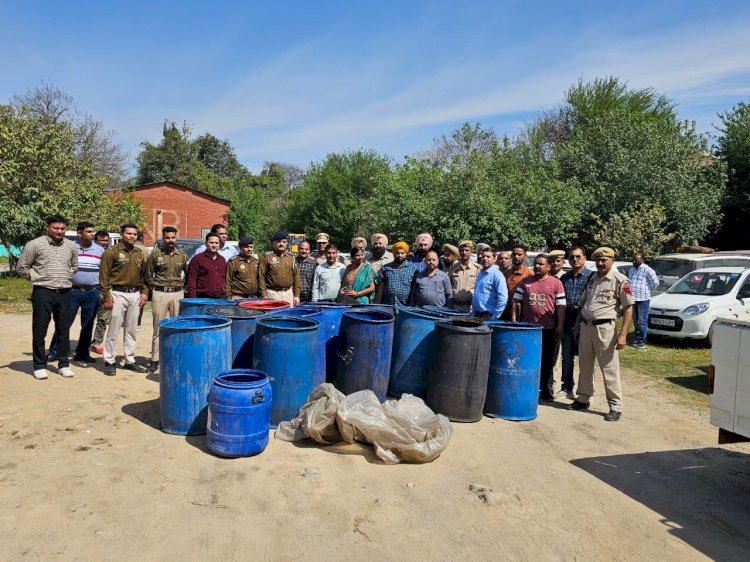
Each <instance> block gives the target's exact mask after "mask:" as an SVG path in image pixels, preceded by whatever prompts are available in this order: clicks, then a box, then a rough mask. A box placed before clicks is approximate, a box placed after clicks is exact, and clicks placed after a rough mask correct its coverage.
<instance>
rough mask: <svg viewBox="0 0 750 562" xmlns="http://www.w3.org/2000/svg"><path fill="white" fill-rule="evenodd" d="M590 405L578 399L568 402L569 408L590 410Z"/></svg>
mask: <svg viewBox="0 0 750 562" xmlns="http://www.w3.org/2000/svg"><path fill="white" fill-rule="evenodd" d="M588 409H589V405H588V404H584V403H583V402H579V401H578V400H574V401H573V403H572V404H568V410H588Z"/></svg>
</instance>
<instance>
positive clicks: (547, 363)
mask: <svg viewBox="0 0 750 562" xmlns="http://www.w3.org/2000/svg"><path fill="white" fill-rule="evenodd" d="M554 368H555V329H554V328H550V329H544V330H542V371H541V376H540V377H539V392H541V396H542V398H551V397H552V395H553V394H554V392H553V388H552V386H553V384H554V379H553V378H552V371H553V370H554Z"/></svg>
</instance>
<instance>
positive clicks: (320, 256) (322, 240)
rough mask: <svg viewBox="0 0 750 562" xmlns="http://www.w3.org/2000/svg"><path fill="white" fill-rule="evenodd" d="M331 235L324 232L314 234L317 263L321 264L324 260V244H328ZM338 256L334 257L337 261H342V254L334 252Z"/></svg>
mask: <svg viewBox="0 0 750 562" xmlns="http://www.w3.org/2000/svg"><path fill="white" fill-rule="evenodd" d="M330 242H331V237H330V236H328V234H326V233H325V232H318V234H317V235H316V236H315V244H316V245H317V246H318V250H317V252H315V256H314V257H315V261H317V262H318V265H320V264H323V263H325V262H326V246H328V244H330ZM336 255H337V256H338V257H337V258H336V259H337V261H338V262H339V263H344V258H343V257H342V256H339V255H338V252H337V253H336Z"/></svg>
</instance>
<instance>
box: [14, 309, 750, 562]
mask: <svg viewBox="0 0 750 562" xmlns="http://www.w3.org/2000/svg"><path fill="white" fill-rule="evenodd" d="M30 325H31V320H30V317H29V316H11V315H6V316H2V315H0V396H1V397H2V399H1V400H0V497H1V498H2V506H3V509H2V510H1V511H0V552H2V554H1V555H0V557H1V558H2V559H3V560H49V559H60V560H299V559H305V560H403V559H406V558H410V559H413V560H428V559H429V560H488V559H510V560H602V559H613V560H634V559H641V560H681V561H682V560H697V559H706V558H712V559H720V560H741V559H744V560H747V559H748V557H750V501H749V500H750V464H749V461H750V455H749V453H750V447H749V446H747V445H745V444H742V445H731V446H722V447H717V446H716V445H715V443H716V433H717V432H716V429H715V428H714V427H712V426H711V425H710V424H709V423H708V419H707V415H706V414H704V413H696V412H691V411H690V410H688V409H685V408H684V407H681V406H677V405H674V404H672V403H671V402H670V401H669V399H667V398H665V397H664V396H661V395H659V394H657V393H656V391H655V390H654V389H653V388H649V387H648V386H644V385H643V384H641V383H639V382H638V381H637V380H636V379H634V378H632V377H628V376H627V375H626V376H625V380H624V388H625V393H626V403H625V413H624V415H623V418H622V420H621V421H620V422H619V423H616V424H611V423H606V422H604V421H603V420H602V415H603V413H605V412H606V404H605V403H604V400H603V390H602V389H601V387H600V388H598V389H597V393H598V394H597V396H596V397H595V402H594V407H593V411H591V412H588V413H580V412H570V411H567V410H565V409H564V404H565V403H567V401H566V400H564V399H563V400H561V401H560V403H555V404H552V405H543V406H540V407H539V417H538V418H537V419H536V420H534V421H531V422H524V423H513V422H507V421H502V420H492V419H489V418H485V419H483V420H482V421H481V422H480V423H476V424H454V428H455V432H454V435H453V439H452V441H451V443H450V446H449V447H448V450H447V451H446V452H445V453H444V454H443V455H442V456H441V457H440V458H439V459H437V460H436V461H434V462H433V463H431V464H427V465H396V466H385V465H382V464H379V463H378V462H377V461H376V459H375V458H374V455H373V454H372V452H371V450H370V449H369V448H368V447H365V446H360V445H348V446H332V447H328V448H324V447H320V446H317V445H314V444H310V443H307V442H305V443H303V444H297V445H295V444H291V443H286V442H283V441H279V440H275V439H271V442H270V444H269V446H268V448H267V449H266V450H265V452H264V453H262V454H261V455H259V456H257V457H253V458H243V459H235V460H226V459H220V458H216V457H214V456H212V455H211V454H209V453H208V452H207V451H206V449H205V438H204V437H202V436H201V437H188V438H185V437H178V436H173V435H167V434H164V433H162V432H161V431H160V430H159V401H158V394H159V384H158V381H157V379H156V377H154V376H144V375H136V374H132V373H129V372H127V371H122V370H120V371H118V375H117V376H116V377H114V378H109V377H105V376H104V375H102V373H101V372H100V371H99V369H101V361H99V363H98V365H96V366H95V367H91V368H82V367H75V370H76V376H75V378H72V379H64V378H62V377H60V376H58V375H57V374H56V373H55V372H54V369H50V378H49V380H46V381H36V380H34V379H33V378H32V377H31V376H30V375H29V373H30V371H31V357H30V355H31V354H30V349H31V336H30V333H31V327H30ZM77 333H78V327H77V326H76V327H74V328H73V330H72V334H73V335H76V334H77ZM150 334H151V330H150V318H149V315H148V312H147V313H146V315H145V316H144V327H143V330H142V331H141V332H140V333H139V343H138V349H139V356H142V357H143V361H144V362H145V357H146V356H147V350H148V349H149V341H150ZM471 484H479V485H482V486H485V487H488V488H490V489H491V490H492V492H491V493H490V494H489V495H488V496H487V497H486V498H485V499H480V497H478V495H477V494H476V493H474V492H472V491H470V489H469V486H470V485H471Z"/></svg>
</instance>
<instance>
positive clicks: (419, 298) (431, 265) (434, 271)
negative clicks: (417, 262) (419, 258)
mask: <svg viewBox="0 0 750 562" xmlns="http://www.w3.org/2000/svg"><path fill="white" fill-rule="evenodd" d="M424 263H425V269H424V271H418V272H417V274H416V275H415V276H414V280H413V281H412V287H411V293H410V295H409V304H411V305H413V306H427V305H434V306H447V307H451V306H453V287H451V282H450V279H448V275H447V274H446V273H445V272H444V271H440V269H438V263H439V260H438V253H437V252H436V251H435V250H427V255H426V256H425V257H424Z"/></svg>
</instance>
